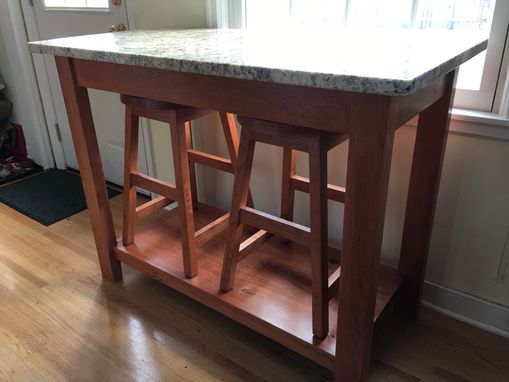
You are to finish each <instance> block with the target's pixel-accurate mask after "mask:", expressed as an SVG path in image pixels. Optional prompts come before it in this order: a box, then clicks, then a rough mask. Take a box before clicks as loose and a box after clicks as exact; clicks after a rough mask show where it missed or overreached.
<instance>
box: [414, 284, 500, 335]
mask: <svg viewBox="0 0 509 382" xmlns="http://www.w3.org/2000/svg"><path fill="white" fill-rule="evenodd" d="M422 300H423V301H422V304H423V305H424V306H426V307H428V308H430V309H432V310H435V311H437V312H439V313H442V314H444V315H446V316H449V317H451V318H454V319H456V320H458V321H462V322H465V323H467V324H469V325H472V326H475V327H478V328H480V329H483V330H486V331H488V332H491V333H493V334H496V335H499V336H502V337H505V338H509V308H506V307H503V306H501V305H497V304H494V303H491V302H488V301H484V300H481V299H479V298H476V297H474V296H471V295H468V294H466V293H462V292H459V291H456V290H454V289H450V288H447V287H444V286H442V285H439V284H435V283H433V282H430V281H426V282H425V283H424V291H423V297H422Z"/></svg>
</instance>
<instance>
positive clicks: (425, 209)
mask: <svg viewBox="0 0 509 382" xmlns="http://www.w3.org/2000/svg"><path fill="white" fill-rule="evenodd" d="M446 81H447V83H448V86H447V89H448V91H447V92H446V93H445V94H444V96H443V97H442V98H441V99H439V100H438V101H437V102H435V103H434V104H433V105H431V106H429V107H428V108H427V109H425V110H424V111H422V112H421V114H420V115H419V124H418V126H417V136H416V142H415V147H414V157H413V161H412V172H411V177H410V187H409V190H408V198H407V209H406V215H405V223H404V227H403V239H402V243H401V254H400V260H399V272H400V273H401V274H402V275H403V276H404V277H405V289H404V290H403V291H402V293H401V299H400V301H399V303H398V312H399V313H401V314H402V315H404V316H406V317H407V318H408V319H411V320H416V319H417V317H418V314H419V308H420V299H421V294H422V287H423V283H424V272H425V270H426V264H427V258H428V256H427V255H428V249H429V242H430V239H431V229H432V223H433V214H434V212H435V203H436V199H437V195H438V186H439V182H440V173H441V171H442V162H443V157H444V152H445V145H446V141H447V131H448V127H449V113H450V110H451V108H452V100H453V99H454V83H455V73H450V74H449V75H447V77H446Z"/></svg>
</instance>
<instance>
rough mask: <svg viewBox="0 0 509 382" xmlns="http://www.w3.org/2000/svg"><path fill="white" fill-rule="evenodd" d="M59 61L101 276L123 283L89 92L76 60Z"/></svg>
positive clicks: (63, 59)
mask: <svg viewBox="0 0 509 382" xmlns="http://www.w3.org/2000/svg"><path fill="white" fill-rule="evenodd" d="M55 62H56V64H57V69H58V76H59V78H60V85H61V87H62V93H63V96H64V101H65V106H66V108H67V116H68V118H69V125H70V128H71V134H72V140H73V142H74V149H75V150H76V156H77V158H78V164H79V167H80V175H81V181H82V183H83V189H84V191H85V198H86V200H87V207H88V211H89V214H90V220H91V223H92V230H93V232H94V239H95V245H96V247H97V254H98V256H99V264H100V266H101V273H102V276H103V278H105V279H106V280H109V281H113V282H115V281H119V280H121V279H122V269H121V267H120V262H118V261H117V260H116V259H115V257H114V255H113V251H112V248H113V246H114V245H116V242H117V240H116V236H115V229H114V227H113V218H112V216H111V209H110V204H109V199H108V193H107V191H106V183H105V181H104V173H103V168H102V164H101V156H100V154H99V146H98V145H97V137H96V134H95V127H94V121H93V119H92V111H91V109H90V102H89V99H88V92H87V89H86V88H83V87H80V86H77V84H76V81H75V77H74V72H73V64H72V59H70V58H66V57H55Z"/></svg>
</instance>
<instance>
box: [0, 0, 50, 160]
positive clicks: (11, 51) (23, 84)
mask: <svg viewBox="0 0 509 382" xmlns="http://www.w3.org/2000/svg"><path fill="white" fill-rule="evenodd" d="M0 8H1V9H0V27H1V29H2V35H3V38H4V41H5V47H6V50H7V54H8V60H9V62H10V69H11V72H12V76H13V77H14V81H15V83H16V94H17V97H16V98H17V99H15V100H13V101H14V104H15V105H14V107H15V108H16V109H17V110H20V109H21V110H23V112H22V113H19V112H17V115H18V117H19V120H20V122H22V125H23V128H24V132H25V136H26V138H28V139H27V143H28V144H29V145H28V149H29V151H31V153H30V152H29V155H31V156H32V157H33V158H34V159H35V160H36V162H38V163H39V164H40V165H42V166H43V167H44V168H50V167H53V166H54V160H53V153H52V149H51V145H50V140H49V136H48V134H47V129H46V120H45V118H44V111H43V108H42V104H41V99H40V95H39V89H38V86H37V80H36V77H35V72H34V66H33V62H32V58H31V55H30V53H29V52H28V49H27V35H26V31H25V23H24V20H23V12H22V9H21V4H20V2H19V1H17V0H7V1H5V2H2V3H1V4H0ZM11 86H12V84H11ZM29 135H31V136H32V137H33V138H35V142H34V141H33V138H29V137H28V136H29ZM29 139H30V140H32V142H28V141H29ZM34 143H35V145H36V146H37V147H34Z"/></svg>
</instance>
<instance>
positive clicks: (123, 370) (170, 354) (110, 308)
mask: <svg viewBox="0 0 509 382" xmlns="http://www.w3.org/2000/svg"><path fill="white" fill-rule="evenodd" d="M112 207H113V210H114V215H115V222H116V223H117V224H118V223H119V222H120V217H121V211H120V198H119V197H117V198H114V199H113V200H112ZM0 227H1V229H2V232H1V234H0V380H1V381H4V380H5V381H292V382H293V381H329V380H331V374H330V373H329V372H328V371H327V370H325V369H324V368H321V367H320V366H318V365H316V364H313V363H311V362H309V361H307V360H305V359H303V358H302V357H300V356H298V355H296V354H294V353H292V352H290V351H288V350H286V349H284V348H282V347H281V346H279V345H277V344H275V343H273V342H271V341H269V340H267V339H265V338H263V337H261V336H260V335H258V334H256V333H254V332H252V331H250V330H248V329H246V328H244V327H242V326H240V325H238V324H236V323H235V322H232V321H231V320H229V319H227V318H225V317H223V316H221V315H219V314H217V313H215V312H213V311H211V310H209V309H207V308H204V307H202V306H200V305H199V304H197V303H195V302H194V301H192V300H190V299H188V298H186V297H184V296H182V295H180V294H178V293H176V292H173V291H172V290H170V289H169V288H167V287H165V286H163V285H161V284H160V283H158V282H156V281H154V280H151V279H149V278H148V277H145V276H143V275H141V274H139V273H138V272H136V271H134V270H131V269H129V268H127V267H124V275H125V280H124V281H123V282H122V283H118V284H110V283H108V282H103V281H102V280H101V277H100V273H99V268H98V264H97V261H96V256H95V250H94V243H93V239H92V235H91V232H90V229H89V220H88V216H87V212H86V211H84V212H83V213H80V214H77V215H75V216H73V217H71V218H70V219H67V220H63V221H61V222H59V223H57V224H54V225H52V226H50V227H44V226H42V225H40V224H38V223H36V222H35V221H32V220H30V219H29V218H27V217H25V216H23V215H21V214H19V213H17V212H16V211H14V210H12V209H10V208H8V207H6V206H5V205H0ZM119 231H120V227H117V232H119ZM370 381H450V382H456V381H472V382H477V381H496V382H499V381H509V341H508V340H505V339H502V338H500V337H497V336H494V335H492V334H489V333H486V332H483V331H481V330H478V329H476V328H472V327H470V326H468V325H465V324H462V323H459V322H457V321H454V320H451V319H449V318H446V317H444V316H441V315H439V314H436V313H434V312H431V311H429V310H426V309H425V310H424V311H423V314H422V316H421V319H420V320H419V322H418V323H416V324H410V323H407V322H404V321H401V320H399V319H397V318H393V317H391V318H389V319H388V320H387V321H386V322H384V323H383V325H382V327H381V329H380V331H379V332H378V333H377V335H376V338H375V342H374V359H373V367H372V373H371V379H370Z"/></svg>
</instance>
